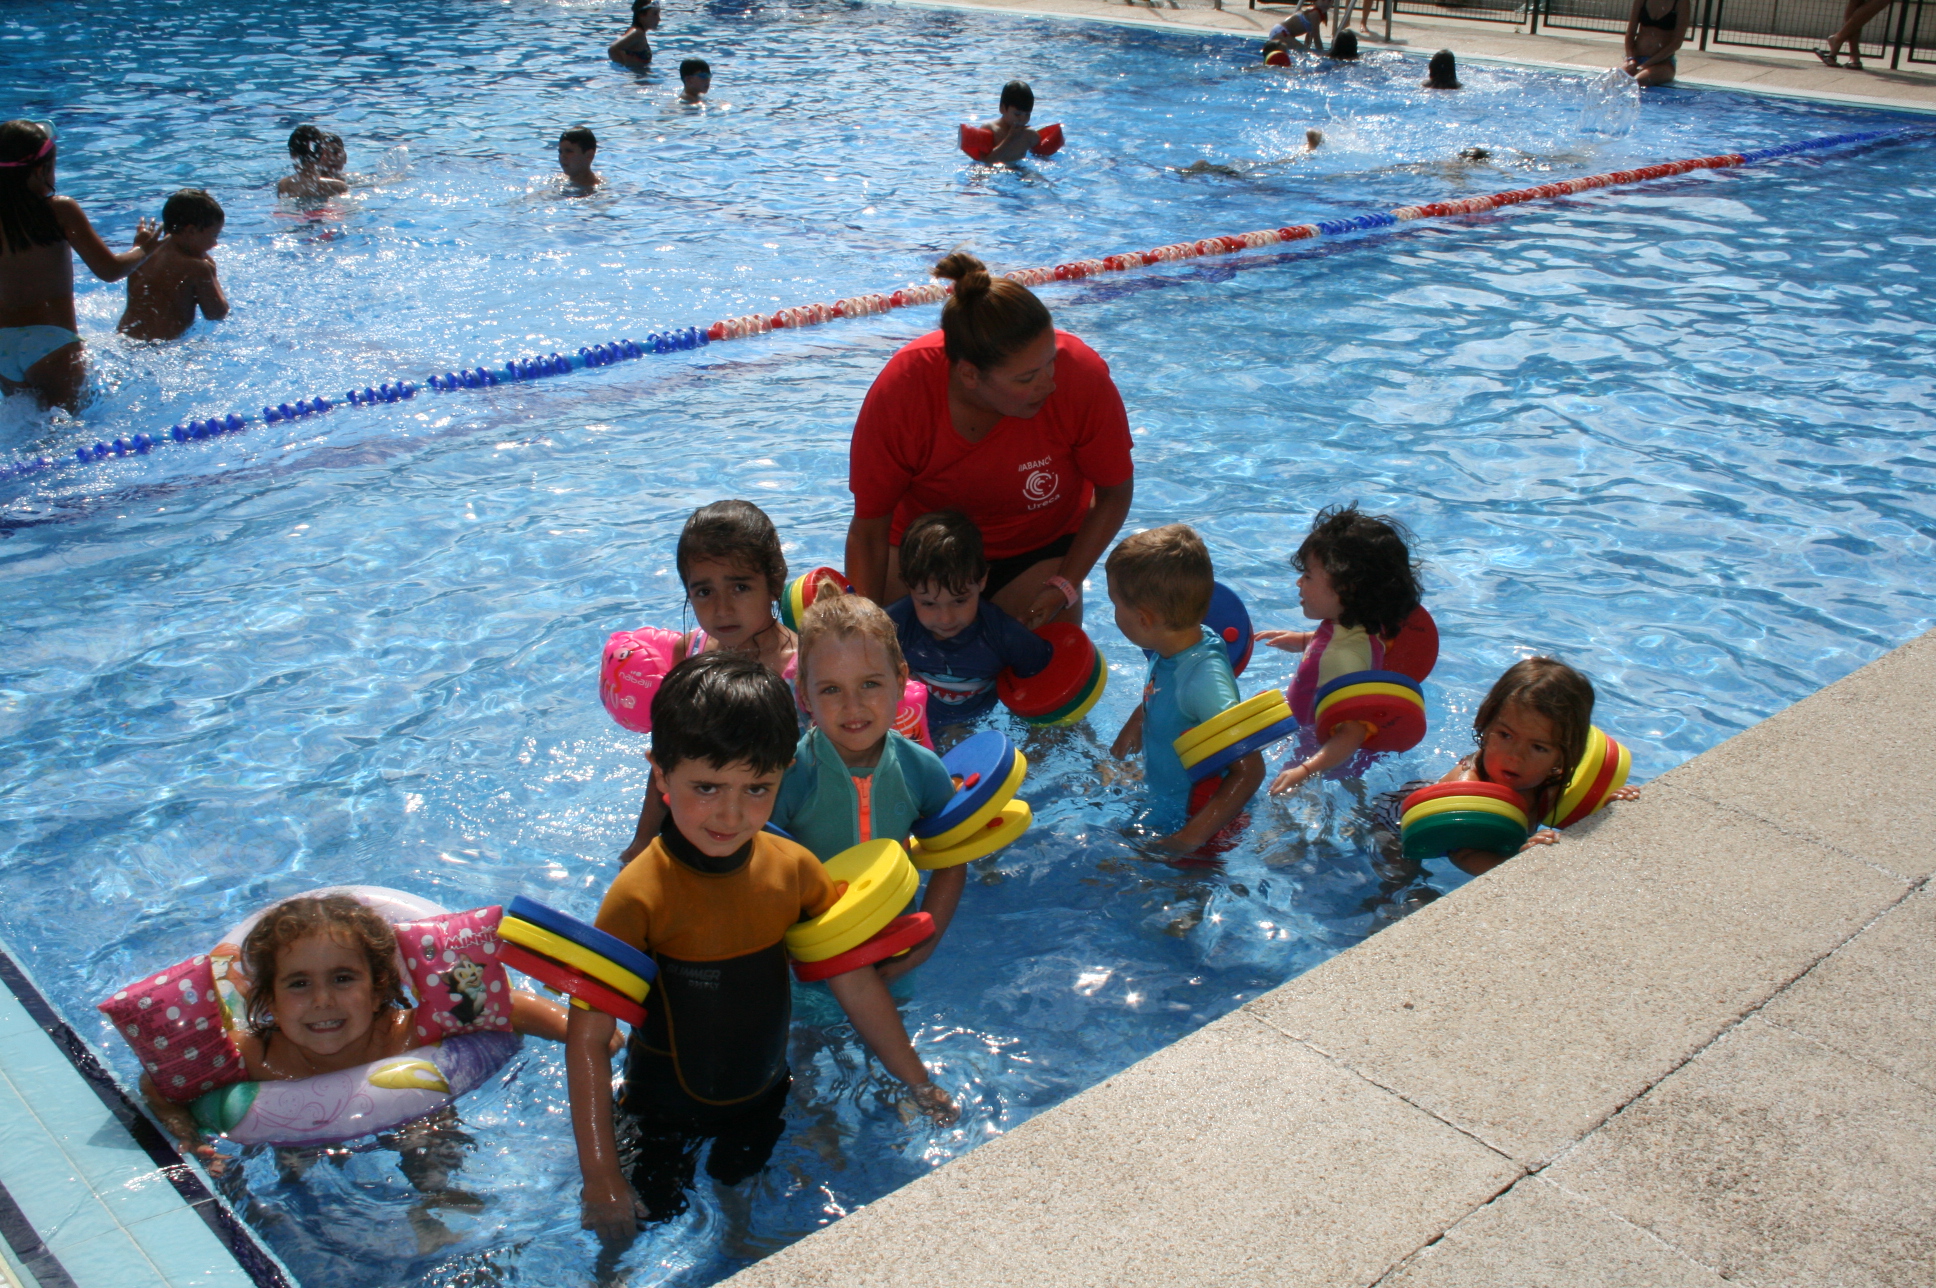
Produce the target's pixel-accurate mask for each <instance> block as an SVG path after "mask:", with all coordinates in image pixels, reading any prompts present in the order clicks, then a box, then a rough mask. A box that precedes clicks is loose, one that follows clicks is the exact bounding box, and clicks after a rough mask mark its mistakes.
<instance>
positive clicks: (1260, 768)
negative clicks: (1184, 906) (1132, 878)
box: [1161, 751, 1264, 854]
mask: <svg viewBox="0 0 1936 1288" xmlns="http://www.w3.org/2000/svg"><path fill="white" fill-rule="evenodd" d="M1263 783H1264V753H1263V752H1261V751H1253V752H1251V753H1250V754H1249V755H1248V756H1245V757H1244V758H1243V759H1242V760H1240V761H1238V762H1237V763H1236V764H1234V765H1232V766H1231V767H1230V768H1229V770H1228V771H1226V772H1225V774H1224V776H1223V782H1222V783H1221V784H1220V785H1219V786H1218V787H1217V791H1216V795H1214V796H1212V797H1211V798H1210V799H1209V800H1207V801H1205V802H1204V803H1203V808H1202V809H1200V810H1198V811H1197V812H1196V814H1195V816H1194V817H1192V818H1191V819H1190V821H1189V822H1187V823H1185V824H1184V825H1183V827H1182V830H1180V831H1178V832H1175V833H1172V834H1171V835H1169V836H1166V837H1164V838H1163V840H1162V842H1161V844H1162V846H1163V848H1164V849H1166V850H1176V851H1178V852H1179V853H1182V854H1189V853H1191V852H1192V851H1195V850H1200V849H1202V848H1203V847H1204V846H1205V845H1207V844H1209V842H1210V838H1211V837H1213V836H1215V835H1216V834H1217V833H1218V832H1221V831H1222V830H1223V829H1224V826H1225V824H1227V823H1229V822H1230V820H1231V819H1233V818H1235V817H1237V815H1239V814H1241V813H1242V812H1243V809H1244V803H1245V802H1246V801H1248V800H1249V799H1250V798H1251V797H1252V796H1255V795H1256V794H1257V789H1258V788H1259V787H1261V786H1263Z"/></svg>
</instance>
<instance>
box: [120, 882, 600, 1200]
mask: <svg viewBox="0 0 1936 1288" xmlns="http://www.w3.org/2000/svg"><path fill="white" fill-rule="evenodd" d="M241 949H242V952H241V959H240V966H241V969H240V971H238V972H235V973H232V974H231V975H230V980H231V982H233V983H235V984H236V986H237V989H238V991H239V992H240V993H241V994H242V995H243V998H244V1000H245V1002H246V1011H245V1015H246V1027H245V1028H243V1029H242V1030H241V1031H240V1032H238V1033H236V1034H234V1040H235V1045H236V1049H237V1050H238V1051H239V1052H240V1054H241V1056H242V1067H243V1071H244V1072H245V1073H246V1074H247V1075H248V1078H249V1080H251V1081H254V1082H273V1081H280V1080H285V1079H295V1078H313V1077H315V1076H317V1075H318V1074H325V1073H336V1072H339V1071H341V1070H344V1069H353V1068H355V1067H356V1066H358V1065H362V1064H368V1063H369V1062H370V1061H372V1060H382V1059H386V1058H388V1057H391V1056H397V1055H402V1054H403V1053H404V1052H406V1051H409V1050H411V1049H413V1048H416V1047H420V1046H422V1045H424V1038H423V1037H422V1036H421V1035H420V1034H419V1033H418V1031H417V1029H416V1027H415V1025H414V1024H413V1022H412V1017H413V1012H412V1011H411V1009H410V1003H409V1002H408V1001H407V1000H406V999H405V997H404V981H403V979H402V977H401V976H400V975H399V973H398V969H397V960H398V955H397V937H396V933H395V932H394V931H393V930H392V929H391V927H390V923H389V922H387V921H385V920H384V919H383V918H382V916H381V915H379V914H378V913H377V912H376V911H375V910H374V909H372V908H369V907H367V906H365V905H364V904H362V903H359V902H358V901H357V900H356V899H354V898H352V897H350V896H349V895H346V894H325V895H304V896H300V897H298V898H294V899H288V900H285V901H283V902H282V903H279V904H277V905H276V906H275V907H273V908H271V909H269V911H267V912H265V913H264V914H262V916H261V917H260V918H259V919H258V920H257V921H256V923H255V925H254V926H253V927H252V928H251V929H250V931H249V933H248V935H247V936H246V937H245V938H244V939H243V941H242V945H241ZM510 1018H511V1029H512V1031H513V1032H517V1033H527V1034H532V1035H535V1036H537V1037H544V1038H550V1039H551V1040H552V1041H554V1042H562V1041H564V1038H565V1012H564V1008H563V1007H561V1006H559V1005H557V1004H556V1003H554V1002H548V1001H545V1000H544V999H542V998H540V997H538V996H537V995H535V994H532V993H527V992H524V991H522V990H514V991H513V992H512V994H511V1017H510ZM613 1049H614V1050H616V1049H617V1047H616V1044H614V1045H613ZM141 1091H142V1094H143V1095H144V1096H145V1097H146V1098H147V1101H148V1104H149V1106H150V1107H151V1108H152V1109H153V1110H154V1111H155V1114H156V1116H157V1117H158V1118H160V1119H161V1120H162V1122H163V1123H164V1124H166V1125H167V1127H168V1129H169V1130H170V1131H171V1132H173V1133H174V1134H175V1136H176V1137H177V1138H178V1139H179V1140H180V1141H181V1142H182V1145H183V1147H184V1148H186V1149H189V1150H191V1151H193V1152H195V1153H197V1154H200V1155H201V1156H202V1157H203V1158H204V1159H205V1160H209V1161H211V1162H213V1160H214V1159H215V1158H216V1157H217V1156H216V1154H215V1150H214V1147H213V1146H212V1145H209V1144H207V1143H205V1142H204V1141H203V1139H202V1135H201V1131H200V1129H199V1128H198V1127H197V1125H196V1123H195V1119H194V1117H193V1116H192V1115H191V1114H190V1113H189V1111H188V1109H187V1108H186V1107H185V1106H183V1105H180V1104H176V1103H174V1102H173V1101H170V1100H168V1099H166V1098H164V1097H163V1096H162V1095H161V1093H160V1089H159V1088H157V1087H156V1086H155V1084H154V1082H153V1080H152V1079H151V1078H150V1077H149V1076H148V1075H146V1074H143V1075H142V1079H141Z"/></svg>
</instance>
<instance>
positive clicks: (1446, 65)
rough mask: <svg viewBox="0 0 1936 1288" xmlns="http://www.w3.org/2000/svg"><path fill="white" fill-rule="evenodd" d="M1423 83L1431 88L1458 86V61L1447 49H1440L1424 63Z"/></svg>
mask: <svg viewBox="0 0 1936 1288" xmlns="http://www.w3.org/2000/svg"><path fill="white" fill-rule="evenodd" d="M1425 84H1426V85H1427V86H1428V87H1429V88H1431V89H1457V88H1459V62H1458V59H1456V58H1454V57H1453V56H1452V51H1451V50H1449V49H1441V50H1439V52H1437V53H1436V54H1433V55H1432V61H1431V62H1429V63H1427V64H1425Z"/></svg>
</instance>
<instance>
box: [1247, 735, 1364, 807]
mask: <svg viewBox="0 0 1936 1288" xmlns="http://www.w3.org/2000/svg"><path fill="white" fill-rule="evenodd" d="M1375 732H1377V731H1376V730H1374V729H1373V728H1372V727H1371V726H1370V725H1368V724H1362V723H1360V722H1359V721H1356V720H1351V721H1348V722H1346V723H1344V724H1341V725H1339V726H1338V727H1337V728H1336V729H1334V730H1333V731H1332V733H1331V737H1330V738H1329V739H1327V740H1326V741H1325V744H1324V745H1323V746H1322V747H1319V748H1318V750H1317V754H1316V755H1314V756H1312V757H1311V758H1310V759H1309V760H1307V761H1305V762H1304V763H1303V764H1301V765H1291V766H1288V767H1287V768H1286V769H1285V770H1284V772H1283V773H1281V774H1279V775H1278V776H1277V777H1276V779H1275V780H1273V781H1272V783H1271V785H1270V790H1271V795H1273V796H1282V795H1283V794H1284V793H1285V792H1288V791H1290V790H1291V789H1292V788H1293V787H1296V786H1298V785H1299V784H1300V783H1304V782H1307V781H1309V780H1310V779H1313V778H1316V777H1317V776H1318V775H1319V774H1321V773H1323V772H1324V771H1325V770H1327V769H1330V768H1332V767H1333V766H1336V765H1342V764H1343V763H1344V762H1345V761H1347V760H1350V759H1351V757H1352V755H1353V754H1354V753H1355V752H1356V751H1357V750H1358V748H1360V747H1362V746H1364V745H1365V739H1367V738H1369V737H1371V735H1372V734H1373V733H1375Z"/></svg>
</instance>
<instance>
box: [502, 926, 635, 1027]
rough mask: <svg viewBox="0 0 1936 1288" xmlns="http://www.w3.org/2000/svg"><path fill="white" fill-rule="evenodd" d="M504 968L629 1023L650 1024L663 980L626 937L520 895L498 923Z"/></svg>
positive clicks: (575, 1003) (582, 1004)
mask: <svg viewBox="0 0 1936 1288" xmlns="http://www.w3.org/2000/svg"><path fill="white" fill-rule="evenodd" d="M497 935H498V938H499V939H501V940H503V941H504V948H503V952H502V954H501V955H502V957H503V961H504V964H505V965H506V966H510V967H512V968H513V969H515V970H520V971H523V972H524V973H525V974H527V975H529V976H530V977H531V978H532V979H535V980H537V981H538V982H539V983H540V984H543V985H544V986H545V987H547V988H549V989H551V990H552V991H553V992H557V993H563V994H564V995H566V996H567V997H569V998H571V1000H572V1004H573V1005H575V1006H580V1007H586V1008H595V1009H597V1010H600V1011H603V1012H605V1013H606V1014H607V1015H610V1016H612V1017H613V1018H614V1019H620V1020H624V1021H625V1022H626V1023H627V1024H634V1025H636V1024H641V1023H643V1022H644V1020H645V1007H644V1006H643V1005H642V1003H644V1001H645V995H646V993H648V992H649V991H650V990H651V988H652V981H653V980H654V979H656V978H658V975H659V967H658V965H657V963H655V962H654V961H653V960H652V959H651V958H650V957H647V956H646V955H645V954H644V953H642V952H640V951H639V950H638V949H636V948H634V947H632V945H630V944H628V943H626V942H625V941H624V940H622V939H618V938H615V937H614V936H612V935H608V934H606V933H605V932H604V931H602V930H600V929H598V928H597V927H596V926H588V925H586V924H585V923H584V922H582V921H579V920H578V919H577V918H576V917H568V916H566V915H565V914H564V913H562V912H558V911H556V910H555V909H551V908H547V907H545V906H544V905H543V904H541V903H539V902H537V901H536V900H534V899H527V898H525V897H524V896H523V895H519V896H517V897H516V898H514V899H512V900H511V903H510V906H509V907H507V908H506V909H505V910H504V919H503V920H502V921H500V922H498V927H497Z"/></svg>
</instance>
